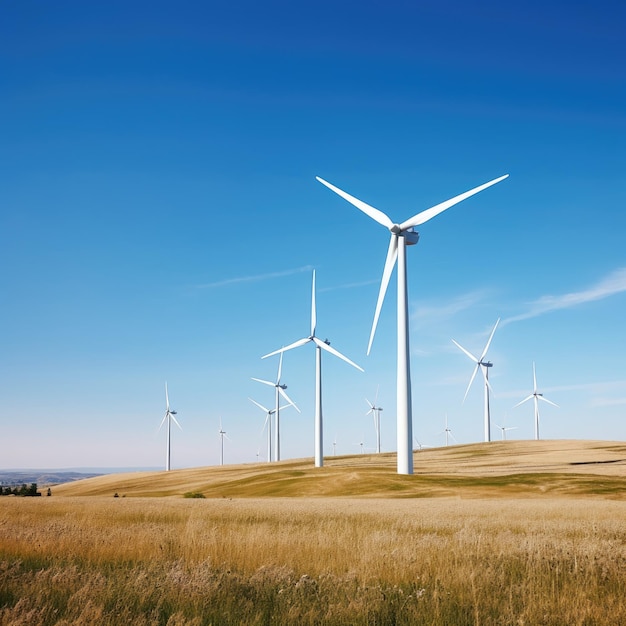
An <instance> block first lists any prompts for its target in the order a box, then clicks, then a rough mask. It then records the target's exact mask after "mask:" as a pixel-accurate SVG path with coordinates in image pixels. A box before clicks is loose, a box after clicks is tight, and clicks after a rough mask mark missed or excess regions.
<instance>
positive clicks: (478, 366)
mask: <svg viewBox="0 0 626 626" xmlns="http://www.w3.org/2000/svg"><path fill="white" fill-rule="evenodd" d="M479 369H480V363H476V367H475V368H474V371H473V372H472V377H471V378H470V381H469V385H468V386H467V389H466V390H465V395H464V396H463V402H461V404H464V403H465V398H467V394H468V393H469V390H470V387H471V386H472V383H473V382H474V378H476V372H478V370H479Z"/></svg>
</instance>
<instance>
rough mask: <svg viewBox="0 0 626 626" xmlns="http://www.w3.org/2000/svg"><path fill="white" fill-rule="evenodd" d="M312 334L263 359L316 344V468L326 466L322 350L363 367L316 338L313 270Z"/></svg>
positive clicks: (353, 364)
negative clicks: (308, 344) (310, 343)
mask: <svg viewBox="0 0 626 626" xmlns="http://www.w3.org/2000/svg"><path fill="white" fill-rule="evenodd" d="M311 294H312V295H311V334H310V335H309V336H308V337H304V338H302V339H298V341H294V342H293V343H291V344H289V345H288V346H284V347H282V348H281V349H280V350H274V352H270V353H269V354H266V355H265V356H263V357H261V358H263V359H266V358H267V357H270V356H273V355H274V354H279V353H283V352H286V351H287V350H291V349H292V348H299V347H300V346H303V345H304V344H307V343H309V342H312V343H313V344H315V467H322V466H323V465H324V450H323V445H324V444H323V424H322V350H326V352H330V353H331V354H334V355H335V356H336V357H339V358H340V359H342V360H343V361H345V362H346V363H348V364H349V365H352V367H356V369H358V370H360V371H361V372H362V371H363V368H362V367H359V366H358V365H357V364H356V363H353V362H352V361H351V360H350V359H349V358H348V357H346V356H344V355H343V354H341V352H339V351H338V350H335V349H334V348H331V347H330V341H328V339H325V340H324V341H322V340H321V339H319V338H318V337H316V336H315V327H316V325H317V313H316V308H315V270H313V287H312V291H311Z"/></svg>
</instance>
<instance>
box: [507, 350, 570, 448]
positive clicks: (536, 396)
mask: <svg viewBox="0 0 626 626" xmlns="http://www.w3.org/2000/svg"><path fill="white" fill-rule="evenodd" d="M531 398H533V399H534V403H535V439H539V400H543V401H544V402H547V403H548V404H551V405H552V406H555V407H557V408H558V406H559V405H558V404H555V403H554V402H552V401H551V400H548V398H544V397H543V394H542V393H539V392H538V391H537V374H536V372H535V362H534V361H533V392H532V393H531V394H530V395H529V396H527V397H526V398H524V399H523V400H522V401H521V402H518V403H517V404H516V405H515V406H519V405H520V404H524V402H526V401H527V400H530V399H531ZM515 406H514V407H513V408H515Z"/></svg>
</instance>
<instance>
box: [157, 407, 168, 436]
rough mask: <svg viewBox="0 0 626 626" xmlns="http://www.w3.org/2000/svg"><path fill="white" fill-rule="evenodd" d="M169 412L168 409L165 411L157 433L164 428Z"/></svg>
mask: <svg viewBox="0 0 626 626" xmlns="http://www.w3.org/2000/svg"><path fill="white" fill-rule="evenodd" d="M168 414H169V411H167V412H166V413H165V415H164V416H163V419H162V420H161V423H160V424H159V428H158V430H157V433H158V432H159V431H160V430H161V428H163V424H165V420H166V419H167V416H168Z"/></svg>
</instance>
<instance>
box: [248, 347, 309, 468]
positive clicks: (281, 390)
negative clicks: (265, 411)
mask: <svg viewBox="0 0 626 626" xmlns="http://www.w3.org/2000/svg"><path fill="white" fill-rule="evenodd" d="M279 352H280V359H279V360H278V375H277V376H276V382H274V383H273V382H271V381H269V380H261V379H260V378H253V379H252V380H256V382H258V383H263V384H264V385H269V386H270V387H274V389H275V395H276V398H275V402H276V404H275V407H276V408H275V409H274V411H273V413H274V415H275V428H274V437H275V443H274V455H275V460H276V461H280V409H281V406H280V396H282V397H283V398H285V400H287V402H289V404H290V405H291V406H292V407H293V408H294V409H296V411H298V413H300V409H299V408H298V407H297V406H296V405H295V404H294V402H293V401H292V400H291V399H290V398H289V396H288V395H287V393H286V392H285V389H287V385H283V384H282V383H281V382H280V376H281V373H282V370H283V353H282V351H280V350H279ZM267 356H269V355H267ZM263 358H265V357H263ZM253 402H254V400H253ZM255 404H257V403H256V402H255ZM258 406H260V405H258ZM282 408H284V407H282ZM267 428H268V439H269V441H271V436H272V434H271V429H272V426H271V419H270V421H269V422H268V424H267ZM267 455H268V456H267V460H268V461H271V460H272V448H271V445H269V447H268V450H267Z"/></svg>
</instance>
